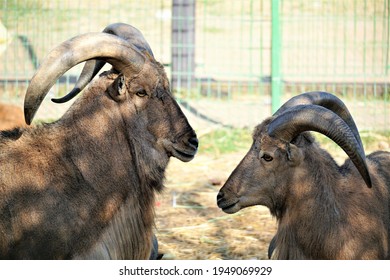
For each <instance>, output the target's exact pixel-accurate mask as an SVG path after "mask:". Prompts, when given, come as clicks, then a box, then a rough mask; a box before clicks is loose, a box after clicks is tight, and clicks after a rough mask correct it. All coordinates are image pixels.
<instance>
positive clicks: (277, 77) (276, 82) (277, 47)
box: [271, 0, 282, 113]
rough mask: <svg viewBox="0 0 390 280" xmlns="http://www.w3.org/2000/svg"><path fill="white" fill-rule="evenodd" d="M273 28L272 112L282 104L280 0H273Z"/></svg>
mask: <svg viewBox="0 0 390 280" xmlns="http://www.w3.org/2000/svg"><path fill="white" fill-rule="evenodd" d="M271 10H272V29H271V98H272V101H271V103H272V108H271V109H272V113H275V112H276V111H277V110H278V109H279V107H280V105H281V91H282V84H281V83H282V80H281V73H280V72H281V71H280V63H281V55H282V54H281V37H280V20H279V0H272V5H271Z"/></svg>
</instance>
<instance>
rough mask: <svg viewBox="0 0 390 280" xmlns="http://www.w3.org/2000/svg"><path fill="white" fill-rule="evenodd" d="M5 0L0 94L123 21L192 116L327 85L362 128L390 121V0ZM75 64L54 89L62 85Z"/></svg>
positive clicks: (206, 116)
mask: <svg viewBox="0 0 390 280" xmlns="http://www.w3.org/2000/svg"><path fill="white" fill-rule="evenodd" d="M2 1H3V2H2V3H1V7H0V62H1V63H0V97H1V100H2V101H6V102H13V103H17V104H22V99H23V95H24V92H25V89H26V86H27V84H28V81H29V79H30V78H31V77H32V75H33V74H34V70H35V68H36V67H37V66H38V65H39V62H40V61H41V60H42V59H43V58H44V56H45V55H46V54H47V53H48V51H49V50H50V49H51V48H53V47H54V46H56V45H58V44H59V43H61V42H62V41H64V40H66V39H68V38H70V37H73V36H75V35H78V34H80V33H85V32H90V31H94V32H96V31H101V30H102V29H103V28H104V27H105V26H106V25H108V24H110V23H113V22H126V23H129V24H132V25H134V26H136V27H137V28H138V29H140V30H141V31H142V32H143V34H144V35H145V37H146V39H147V40H148V42H149V43H150V45H151V47H152V49H153V52H154V54H155V57H156V59H157V60H158V61H160V62H162V63H163V64H164V65H165V68H166V71H167V74H168V75H169V76H170V77H171V81H172V87H173V92H174V94H175V96H176V97H177V98H178V99H179V100H180V101H181V103H182V105H183V107H184V108H187V109H188V111H187V115H189V117H190V118H193V120H194V122H195V125H194V126H195V127H196V126H197V125H198V126H202V127H204V126H206V127H207V126H210V125H211V124H213V123H222V124H225V125H230V126H240V127H242V126H248V127H253V126H254V125H255V124H257V123H259V122H261V121H262V120H263V119H264V118H265V117H266V116H268V115H270V114H271V113H272V111H274V110H275V109H277V108H278V106H280V104H281V102H283V101H285V100H286V99H287V98H289V97H291V96H292V95H295V94H298V93H301V92H305V91H311V90H326V91H329V92H332V93H334V94H337V95H339V96H340V97H342V98H343V100H344V101H345V102H346V103H347V106H348V107H349V108H350V109H351V111H352V114H353V115H354V117H355V118H356V121H357V124H358V126H359V128H360V129H368V130H389V129H390V100H389V99H390V96H389V94H390V93H389V87H390V61H389V57H390V0H372V1H368V0H343V1H338V0H268V1H267V0H241V1H235V0H198V1H195V0H187V1H185V0H150V1H135V0H126V1H122V0H111V1H109V2H107V1H102V0H83V1H81V0H61V1H47V0H35V1H34V0H2ZM80 69H81V66H80V67H75V68H74V69H72V70H71V71H69V72H68V73H66V76H64V77H62V78H61V79H60V80H59V82H58V83H57V84H56V85H55V86H54V87H53V89H52V90H51V93H50V95H51V96H53V95H55V96H58V95H63V94H65V93H66V92H68V91H69V90H70V89H71V88H72V86H73V82H74V79H75V78H76V77H77V75H78V74H79V72H80ZM272 105H273V106H272ZM67 106H68V105H57V104H53V103H51V102H50V101H49V100H45V101H44V103H43V107H42V108H41V109H40V110H39V112H38V115H37V117H38V118H43V119H53V118H58V117H59V116H60V115H61V114H62V113H63V110H65V109H66V107H67Z"/></svg>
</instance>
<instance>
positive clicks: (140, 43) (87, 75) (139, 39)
mask: <svg viewBox="0 0 390 280" xmlns="http://www.w3.org/2000/svg"><path fill="white" fill-rule="evenodd" d="M103 33H108V34H112V35H116V36H119V37H120V38H122V39H124V40H126V41H127V42H128V43H130V44H132V45H133V46H134V47H136V48H137V49H138V50H139V51H141V52H145V51H146V52H147V53H148V54H149V55H150V56H152V57H154V55H153V52H152V49H151V48H150V46H149V44H148V42H146V40H145V38H144V36H143V35H142V33H141V31H139V30H138V29H137V28H135V27H134V26H131V25H129V24H125V23H120V22H119V23H113V24H110V25H108V26H107V27H106V28H104V30H103ZM104 64H105V62H104V61H102V60H90V61H87V62H86V63H85V65H84V68H83V70H82V71H81V74H80V77H79V78H78V80H77V82H76V84H75V86H74V88H73V89H72V90H71V91H70V92H69V93H68V94H67V95H65V96H63V97H61V98H52V99H51V100H52V101H53V102H55V103H65V102H67V101H69V100H71V99H72V98H74V97H75V96H76V95H77V94H79V93H80V92H81V91H82V90H83V89H84V88H85V87H86V86H87V85H88V84H89V83H90V82H91V81H92V79H93V78H94V77H95V76H96V75H97V73H99V71H100V70H101V69H102V68H103V66H104Z"/></svg>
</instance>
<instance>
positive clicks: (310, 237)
mask: <svg viewBox="0 0 390 280" xmlns="http://www.w3.org/2000/svg"><path fill="white" fill-rule="evenodd" d="M308 131H317V132H320V133H322V134H324V135H326V136H328V137H329V138H330V139H332V140H333V141H335V142H336V143H337V144H338V145H339V146H340V147H341V148H342V149H343V150H344V151H345V152H346V153H347V155H348V156H349V159H348V160H346V161H345V163H344V164H343V165H342V166H339V165H338V164H337V163H336V162H335V160H334V159H333V158H332V157H331V155H330V154H329V153H328V152H327V151H325V150H323V149H321V148H320V146H319V145H318V144H317V143H316V142H315V141H314V138H313V136H312V135H311V134H310V133H309V132H308ZM389 192H390V153H389V152H385V151H378V152H374V153H372V154H370V155H369V156H367V158H366V156H365V154H364V149H363V145H362V144H361V140H360V136H359V133H358V131H357V128H356V125H355V123H354V121H353V119H352V117H351V115H350V113H349V112H348V110H347V108H346V106H345V105H344V103H343V102H342V101H341V100H340V99H338V98H337V97H335V96H334V95H331V94H328V93H324V92H311V93H306V94H302V95H300V96H297V97H295V98H293V99H291V100H290V101H288V102H287V103H286V104H285V105H284V106H282V108H280V109H279V110H278V111H277V112H276V113H275V114H274V116H272V117H270V118H268V119H266V120H265V121H263V122H262V123H261V124H260V125H258V126H257V127H256V128H255V130H254V133H253V144H252V147H251V148H250V150H249V152H248V153H247V155H246V156H245V157H244V158H243V160H242V161H241V163H240V164H239V165H238V166H237V167H236V169H235V170H234V171H233V172H232V174H231V175H230V177H229V178H228V180H227V181H226V183H225V184H224V186H223V187H222V188H221V190H220V192H219V194H218V196H217V203H218V206H219V207H220V208H221V209H222V210H223V211H224V212H226V213H235V212H237V211H239V210H241V209H242V208H245V207H249V206H252V205H264V206H266V207H268V208H269V209H270V212H271V214H272V215H273V216H275V217H276V219H277V222H278V230H277V233H276V235H275V237H274V238H273V240H272V242H271V248H270V252H269V253H270V254H272V258H274V259H389V258H390V248H389V246H390V198H389ZM272 251H273V252H272Z"/></svg>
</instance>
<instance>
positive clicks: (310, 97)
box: [274, 91, 364, 152]
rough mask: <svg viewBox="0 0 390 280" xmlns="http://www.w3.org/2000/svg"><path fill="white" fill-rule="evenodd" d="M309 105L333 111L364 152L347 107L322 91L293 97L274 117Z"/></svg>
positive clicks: (333, 96)
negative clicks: (350, 131) (295, 107)
mask: <svg viewBox="0 0 390 280" xmlns="http://www.w3.org/2000/svg"><path fill="white" fill-rule="evenodd" d="M310 104H312V105H318V106H322V107H325V108H327V109H329V110H331V111H333V112H334V113H335V114H337V115H338V116H339V117H340V118H342V119H343V120H344V121H345V122H346V123H347V125H348V126H349V127H350V128H351V130H352V132H353V134H354V135H355V138H356V140H357V141H358V143H359V146H360V147H361V152H364V148H363V143H362V140H361V138H360V135H359V130H358V128H357V126H356V124H355V121H354V120H353V118H352V115H351V113H350V112H349V110H348V108H347V106H345V104H344V102H343V101H341V99H339V98H338V97H337V96H335V95H333V94H331V93H328V92H324V91H312V92H306V93H303V94H300V95H297V96H294V97H293V98H291V99H290V100H288V101H287V102H286V103H284V104H283V106H282V107H280V108H279V110H277V111H276V112H275V114H274V116H278V115H280V114H281V113H283V112H284V111H286V110H288V109H290V108H292V107H294V106H297V105H310Z"/></svg>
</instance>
